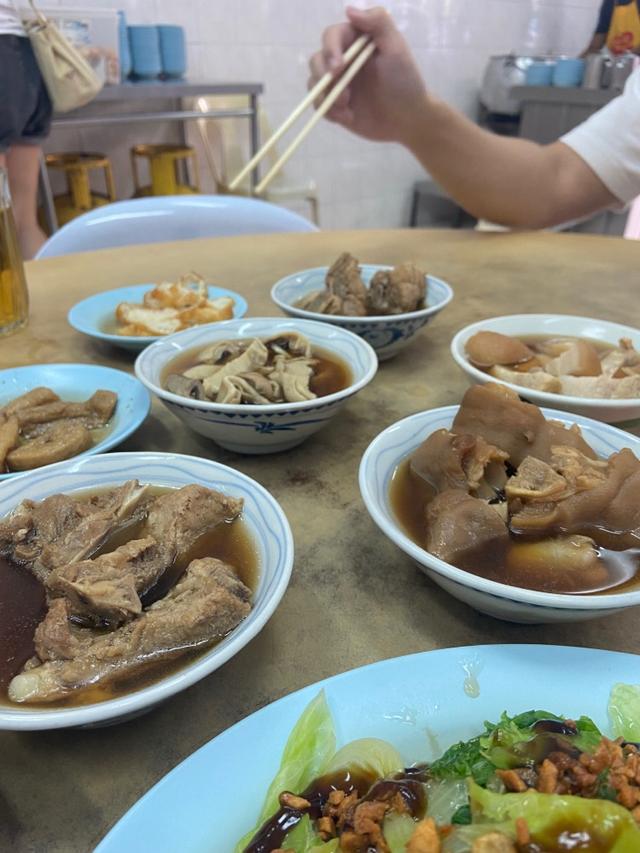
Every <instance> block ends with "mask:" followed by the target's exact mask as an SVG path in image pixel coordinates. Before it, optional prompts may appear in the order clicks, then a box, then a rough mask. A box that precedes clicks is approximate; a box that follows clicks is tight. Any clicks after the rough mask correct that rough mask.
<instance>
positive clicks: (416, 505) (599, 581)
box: [389, 459, 640, 595]
mask: <svg viewBox="0 0 640 853" xmlns="http://www.w3.org/2000/svg"><path fill="white" fill-rule="evenodd" d="M434 497H435V491H434V490H433V489H432V488H431V487H430V486H429V485H427V484H426V483H425V482H424V480H422V479H421V478H420V477H416V476H414V475H413V474H412V473H411V469H410V460H409V459H405V460H403V461H402V462H401V463H400V465H398V467H397V468H396V470H395V471H394V473H393V477H392V479H391V485H390V488H389V499H390V501H391V507H392V509H393V512H394V515H395V516H396V518H397V519H398V521H399V522H400V525H401V527H402V528H403V529H404V531H405V533H406V534H407V535H408V536H409V538H410V539H412V540H413V541H414V542H415V543H416V545H419V546H420V547H421V548H424V549H425V550H427V546H426V542H427V523H426V518H425V512H426V508H427V505H428V504H429V502H430V501H431V500H433V498H434ZM584 535H586V536H590V537H591V538H592V539H594V540H595V541H596V543H597V544H599V543H598V532H597V531H594V530H593V529H589V530H585V531H584ZM525 541H526V542H531V541H532V539H531V538H529V537H527V538H526V539H525V538H524V537H519V536H515V535H514V534H511V535H510V538H509V540H508V541H507V542H497V543H496V542H492V543H490V544H486V543H485V544H484V545H481V546H478V547H476V548H469V549H467V550H465V551H461V552H459V553H458V554H457V555H456V561H455V564H454V565H455V566H457V567H458V568H459V569H463V570H464V571H466V572H470V573H471V574H474V575H479V576H480V577H483V578H487V580H492V581H497V582H498V583H504V584H508V585H509V586H519V587H524V588H525V589H536V590H541V591H543V592H560V593H566V594H573V595H576V594H585V593H592V594H596V593H607V592H608V593H613V592H621V591H624V590H625V589H627V588H629V587H630V586H635V585H636V584H637V581H638V575H639V574H640V548H629V549H627V550H625V551H615V550H612V549H611V548H605V547H602V546H600V547H599V548H598V553H599V560H598V563H597V570H595V568H594V569H593V570H592V569H589V570H588V571H586V572H585V573H583V574H581V575H579V576H576V573H575V572H562V571H560V570H559V571H558V572H557V573H554V575H553V576H550V574H549V573H547V572H540V569H539V566H538V565H536V564H535V563H531V564H529V565H527V563H526V561H525V560H522V559H520V561H519V566H518V568H517V570H516V569H514V568H513V567H510V566H509V565H508V562H509V557H510V555H513V554H514V552H515V548H517V547H518V545H519V544H520V543H522V542H525ZM603 569H604V570H605V571H603Z"/></svg>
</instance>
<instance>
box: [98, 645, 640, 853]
mask: <svg viewBox="0 0 640 853" xmlns="http://www.w3.org/2000/svg"><path fill="white" fill-rule="evenodd" d="M639 680H640V659H639V658H638V657H637V656H635V655H630V654H621V653H619V652H607V651H600V650H595V649H582V648H581V649H579V648H567V647H564V646H542V645H493V646H466V647H462V648H456V649H440V650H438V651H431V652H422V653H420V654H415V655H407V656H406V657H401V658H393V659H391V660H386V661H381V662H379V663H374V664H371V665H370V666H365V667H362V668H360V669H354V670H352V671H351V672H345V673H343V674H341V675H336V676H333V678H328V679H326V680H325V681H321V682H318V683H317V684H313V685H310V686H309V687H305V688H304V689H303V690H300V691H298V692H297V693H293V694H291V695H290V696H286V697H284V698H283V699H280V700H279V701H277V702H274V703H273V704H271V705H268V706H267V707H266V708H262V709H261V710H260V711H257V712H256V713H255V714H252V715H251V716H250V717H247V718H246V719H244V720H242V721H241V722H239V723H237V724H236V725H235V726H233V727H232V728H230V729H228V730H227V731H225V732H223V733H222V734H220V735H218V737H216V738H214V739H213V740H212V741H210V742H209V743H208V744H206V745H205V746H203V747H202V748H201V749H199V750H198V751H197V752H195V753H194V754H193V755H191V756H190V757H189V758H187V759H186V760H185V761H183V762H182V764H179V765H178V767H176V768H175V769H174V770H172V771H171V772H170V773H169V774H168V775H167V776H165V777H164V779H162V780H161V781H160V782H158V784H157V785H155V787H153V788H152V789H151V790H150V791H149V792H148V793H147V794H145V796H144V797H142V798H141V799H140V800H139V801H138V802H137V803H136V804H135V805H134V806H133V807H132V808H131V809H130V810H129V811H128V812H127V814H126V815H125V816H124V817H123V818H122V819H121V820H120V821H119V823H117V824H116V826H115V827H114V828H113V829H112V830H111V832H109V834H108V835H107V836H106V838H105V839H104V840H103V841H102V842H101V844H99V845H98V847H97V848H96V851H95V853H173V851H176V850H180V851H181V853H206V851H214V850H215V851H216V852H218V851H219V853H223V851H224V853H231V851H232V850H234V848H235V845H236V842H237V841H238V840H239V839H240V838H241V837H242V836H243V835H244V833H245V832H246V831H247V830H248V829H250V828H251V827H252V826H253V825H254V823H255V821H256V820H257V817H258V814H259V811H260V807H261V805H262V802H263V800H264V796H265V794H266V791H267V788H268V786H269V784H270V782H271V781H272V779H273V777H274V776H275V773H276V770H277V768H278V765H279V762H280V756H281V754H282V750H283V747H284V745H285V742H286V740H287V737H288V736H289V734H290V733H291V729H292V728H293V726H294V725H295V723H296V720H297V719H298V717H299V716H300V714H301V713H302V711H303V710H304V708H305V706H306V705H307V704H308V703H309V702H310V701H311V699H312V698H313V697H314V696H315V695H316V694H317V692H318V690H320V689H321V688H324V689H325V691H326V696H327V700H328V702H329V706H330V708H331V711H332V713H333V717H334V720H335V722H336V733H337V738H338V744H339V745H342V744H344V743H346V742H348V741H350V740H354V739H355V738H360V737H378V738H383V739H385V740H388V741H390V742H391V743H392V744H394V745H395V746H396V747H397V749H398V750H399V752H400V754H401V755H402V757H403V758H404V760H405V762H406V763H407V764H410V763H414V762H418V761H429V760H432V759H434V758H436V757H437V756H438V755H439V754H441V753H442V752H443V751H444V750H445V749H446V748H447V747H448V746H449V745H450V744H452V743H455V742H456V741H458V740H461V739H467V738H469V737H472V736H473V735H475V734H478V732H481V731H482V730H483V728H484V721H485V720H497V719H498V718H499V717H500V714H501V713H502V711H507V712H508V713H509V714H516V713H519V712H522V711H527V710H530V709H531V708H545V709H548V710H549V711H554V712H556V713H558V714H565V715H567V716H568V717H573V718H575V717H579V716H580V715H581V714H586V715H589V716H590V717H592V718H593V719H594V721H595V722H596V724H597V725H599V726H601V727H602V728H603V729H604V731H608V725H607V702H608V697H609V691H610V690H611V687H612V686H613V684H614V683H615V682H618V681H624V682H632V683H638V681H639ZM470 681H472V682H473V688H475V689H470V686H469V685H470Z"/></svg>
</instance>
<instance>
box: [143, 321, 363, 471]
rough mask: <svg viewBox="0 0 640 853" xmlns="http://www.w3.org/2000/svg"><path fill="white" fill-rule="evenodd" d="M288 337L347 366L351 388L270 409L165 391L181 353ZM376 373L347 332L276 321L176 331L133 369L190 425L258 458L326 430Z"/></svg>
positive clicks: (146, 352)
mask: <svg viewBox="0 0 640 853" xmlns="http://www.w3.org/2000/svg"><path fill="white" fill-rule="evenodd" d="M285 332H299V333H300V334H302V335H304V336H305V337H306V338H307V339H308V340H309V341H310V342H311V345H312V346H313V347H321V348H322V349H323V350H325V351H326V352H328V353H329V354H334V355H336V356H337V357H338V358H340V359H342V361H344V362H346V364H347V365H348V366H349V369H350V371H351V383H350V384H349V385H348V386H347V387H346V388H343V389H342V390H341V391H336V392H335V393H334V394H327V395H326V396H325V397H318V398H317V399H315V400H305V401H303V402H300V403H272V404H271V405H266V406H262V405H231V404H229V403H214V402H211V401H209V400H190V399H188V398H186V397H180V396H178V395H177V394H172V393H171V392H170V391H167V390H166V388H164V379H165V372H166V370H167V367H168V366H169V364H170V363H171V362H172V361H173V360H174V359H175V358H177V357H179V356H180V355H182V354H183V353H186V352H189V351H190V350H197V349H198V348H201V347H205V346H208V345H209V344H213V343H215V342H216V341H224V340H237V339H239V338H266V337H271V336H272V335H278V334H281V333H285ZM377 369H378V360H377V358H376V354H375V352H374V351H373V349H372V348H371V347H370V346H369V344H368V343H366V341H364V340H363V339H362V338H360V337H358V336H357V335H354V334H352V333H351V332H349V331H347V330H346V329H342V328H340V327H338V326H331V325H329V324H328V323H314V322H312V321H310V320H282V319H278V318H277V317H261V318H255V319H254V318H253V317H252V318H250V319H248V320H225V321H224V322H222V323H214V324H212V325H210V326H198V327H196V328H194V329H188V330H187V331H185V332H178V333H177V334H175V335H170V336H169V337H168V338H166V339H164V340H160V341H157V343H155V344H152V345H151V346H150V347H148V348H147V349H145V350H143V351H142V352H141V353H140V355H139V356H138V358H137V359H136V364H135V371H136V376H137V377H138V379H139V380H140V381H141V382H142V383H143V384H144V385H146V387H147V388H148V389H149V391H151V392H152V393H153V394H155V395H156V397H158V399H159V400H161V401H162V402H163V403H164V404H165V406H166V407H167V408H168V409H169V411H171V412H173V414H174V415H176V416H177V417H178V418H180V420H181V421H182V422H183V423H184V424H185V425H186V426H188V427H189V428H190V429H192V430H194V432H197V433H199V434H200V435H203V436H205V437H206V438H211V439H213V441H215V442H216V443H217V444H219V445H220V446H221V447H224V448H226V449H227V450H234V451H235V452H236V453H254V454H255V453H277V452H279V451H282V450H288V449H289V448H291V447H295V446H296V445H297V444H300V443H301V442H303V441H304V440H305V439H306V438H308V437H309V436H310V435H313V433H315V432H317V431H318V430H319V429H322V427H323V426H324V425H325V424H326V423H328V422H329V421H330V420H331V418H332V417H334V415H336V414H337V413H338V412H339V411H340V409H341V408H342V407H343V406H344V404H345V403H346V402H347V400H348V399H349V398H350V397H353V395H354V394H357V393H358V391H360V390H362V388H364V387H365V385H367V384H368V383H369V382H371V380H372V379H373V377H374V376H375V374H376V371H377Z"/></svg>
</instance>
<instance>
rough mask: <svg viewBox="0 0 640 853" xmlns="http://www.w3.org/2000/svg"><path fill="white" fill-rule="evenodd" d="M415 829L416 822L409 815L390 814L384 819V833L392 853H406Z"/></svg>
mask: <svg viewBox="0 0 640 853" xmlns="http://www.w3.org/2000/svg"><path fill="white" fill-rule="evenodd" d="M415 828H416V822H415V821H414V819H413V818H412V817H410V816H409V815H408V814H398V812H391V813H390V814H388V815H387V816H386V817H385V819H384V823H383V825H382V831H383V834H384V839H385V841H386V842H387V846H388V847H389V851H390V853H405V851H406V849H407V843H408V841H409V839H410V838H411V836H412V835H413V833H414V831H415Z"/></svg>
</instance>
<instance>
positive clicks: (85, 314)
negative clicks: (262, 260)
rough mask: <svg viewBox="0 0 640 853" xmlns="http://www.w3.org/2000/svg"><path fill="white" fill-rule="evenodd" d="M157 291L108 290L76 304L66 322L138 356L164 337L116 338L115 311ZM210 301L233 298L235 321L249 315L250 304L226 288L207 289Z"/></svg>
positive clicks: (138, 287) (134, 288) (147, 287)
mask: <svg viewBox="0 0 640 853" xmlns="http://www.w3.org/2000/svg"><path fill="white" fill-rule="evenodd" d="M154 287H156V285H155V284H134V285H131V286H130V287H119V288H117V289H116V290H105V291H103V292H102V293H96V294H95V295H94V296H88V297H87V298H86V299H83V300H82V301H81V302H77V303H76V304H75V305H74V306H73V308H72V309H71V310H70V311H69V314H68V316H67V319H68V321H69V324H70V325H71V326H73V328H74V329H76V330H77V331H78V332H82V333H83V334H85V335H89V337H91V338H96V339H97V340H99V341H106V342H107V343H110V344H113V345H114V346H117V347H122V348H123V349H127V350H132V351H134V352H139V351H140V350H143V349H144V348H145V347H148V346H149V344H152V343H153V342H154V341H159V340H162V336H158V335H156V336H148V337H141V336H138V335H117V334H115V331H112V330H113V329H115V324H116V308H117V307H118V305H119V304H120V303H121V302H140V303H141V302H142V298H143V297H144V295H145V293H147V291H149V290H152V289H153V288H154ZM208 292H209V299H218V298H219V297H221V296H230V297H231V298H232V299H233V300H234V303H235V304H234V306H233V317H234V319H236V320H237V319H239V318H240V317H244V315H245V314H246V313H247V309H248V307H249V306H248V304H247V300H246V299H244V298H243V297H242V296H240V294H239V293H235V292H234V291H233V290H227V289H226V288H224V287H215V286H214V285H212V284H210V285H208Z"/></svg>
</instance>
